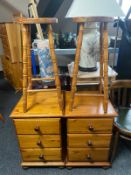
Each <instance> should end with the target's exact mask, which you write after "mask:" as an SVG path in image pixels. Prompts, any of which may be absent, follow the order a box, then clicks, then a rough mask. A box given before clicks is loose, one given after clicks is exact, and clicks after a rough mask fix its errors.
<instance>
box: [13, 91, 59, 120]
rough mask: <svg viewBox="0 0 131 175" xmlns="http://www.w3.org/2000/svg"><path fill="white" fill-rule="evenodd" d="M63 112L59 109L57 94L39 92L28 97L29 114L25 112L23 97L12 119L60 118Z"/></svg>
mask: <svg viewBox="0 0 131 175" xmlns="http://www.w3.org/2000/svg"><path fill="white" fill-rule="evenodd" d="M59 116H62V111H61V110H60V108H59V104H58V97H57V93H56V92H38V93H36V92H35V93H32V94H30V95H28V97H27V112H26V113H24V112H23V100H22V97H21V99H20V100H19V102H18V103H17V105H16V106H15V108H14V110H13V112H12V114H11V117H12V118H26V117H59Z"/></svg>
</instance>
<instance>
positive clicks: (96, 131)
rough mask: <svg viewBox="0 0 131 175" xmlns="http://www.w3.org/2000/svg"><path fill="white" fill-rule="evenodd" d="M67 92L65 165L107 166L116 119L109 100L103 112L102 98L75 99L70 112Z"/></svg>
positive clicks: (68, 93)
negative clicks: (105, 110) (106, 109)
mask: <svg viewBox="0 0 131 175" xmlns="http://www.w3.org/2000/svg"><path fill="white" fill-rule="evenodd" d="M69 97H70V92H67V93H66V95H65V98H66V108H65V117H66V119H67V163H66V165H67V166H103V167H104V166H110V165H111V162H110V157H111V145H112V128H113V121H114V117H115V116H117V113H116V112H115V110H114V108H113V107H112V105H111V103H110V102H109V101H108V111H107V113H104V110H103V98H102V97H97V98H96V97H93V96H89V97H84V98H83V97H81V96H77V97H75V102H74V108H73V111H70V110H69V100H70V99H69Z"/></svg>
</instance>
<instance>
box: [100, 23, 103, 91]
mask: <svg viewBox="0 0 131 175" xmlns="http://www.w3.org/2000/svg"><path fill="white" fill-rule="evenodd" d="M102 80H103V23H101V24H100V93H101V94H102V91H103V88H102V87H103V83H102Z"/></svg>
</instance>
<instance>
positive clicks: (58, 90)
mask: <svg viewBox="0 0 131 175" xmlns="http://www.w3.org/2000/svg"><path fill="white" fill-rule="evenodd" d="M48 36H49V45H50V54H51V59H52V63H53V69H54V76H55V84H56V88H57V95H58V101H59V106H60V109H61V110H63V99H62V95H61V84H60V79H59V72H58V66H57V60H56V55H55V50H54V40H53V32H52V26H51V25H49V26H48Z"/></svg>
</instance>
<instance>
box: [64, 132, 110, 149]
mask: <svg viewBox="0 0 131 175" xmlns="http://www.w3.org/2000/svg"><path fill="white" fill-rule="evenodd" d="M111 137H112V135H111V134H68V136H67V140H68V141H67V143H68V147H70V148H92V147H93V148H94V147H98V148H102V147H103V148H108V147H110V142H111Z"/></svg>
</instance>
